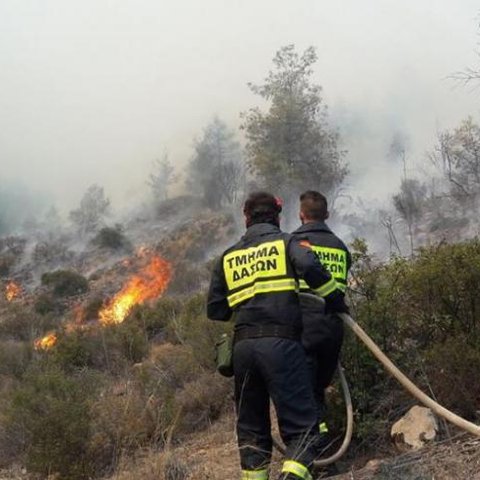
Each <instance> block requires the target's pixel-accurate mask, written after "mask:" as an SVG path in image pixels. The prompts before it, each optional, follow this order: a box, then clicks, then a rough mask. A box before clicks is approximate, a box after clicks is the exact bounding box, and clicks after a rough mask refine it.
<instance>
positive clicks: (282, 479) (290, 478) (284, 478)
mask: <svg viewBox="0 0 480 480" xmlns="http://www.w3.org/2000/svg"><path fill="white" fill-rule="evenodd" d="M278 480H301V479H300V477H297V476H296V475H294V474H293V473H282V474H281V475H280V476H279V477H278Z"/></svg>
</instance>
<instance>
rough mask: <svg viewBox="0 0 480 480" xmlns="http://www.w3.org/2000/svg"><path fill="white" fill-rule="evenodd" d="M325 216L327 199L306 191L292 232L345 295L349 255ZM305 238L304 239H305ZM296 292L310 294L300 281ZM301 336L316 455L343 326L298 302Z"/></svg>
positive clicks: (324, 433)
mask: <svg viewBox="0 0 480 480" xmlns="http://www.w3.org/2000/svg"><path fill="white" fill-rule="evenodd" d="M328 216H329V213H328V205H327V199H326V198H325V197H324V196H323V195H322V194H321V193H319V192H316V191H313V190H309V191H306V192H305V193H303V194H302V195H301V196H300V220H301V222H302V226H301V227H300V228H298V229H297V230H295V231H294V232H293V235H294V236H295V237H298V238H300V239H302V240H301V243H305V244H307V243H308V244H310V246H311V248H312V250H313V251H314V252H315V254H316V255H317V257H318V259H319V260H320V262H321V263H322V264H323V265H324V266H325V268H326V269H327V270H328V271H329V272H330V274H331V275H332V277H333V278H334V279H335V280H336V282H337V285H338V288H339V289H340V290H341V291H342V294H344V293H345V290H346V287H347V274H348V270H349V269H350V266H351V263H352V261H351V256H350V252H349V251H348V248H347V247H346V245H345V244H344V243H343V242H342V240H340V238H338V237H337V236H336V235H335V234H334V233H333V232H332V231H331V230H330V228H329V227H328V226H327V225H326V224H325V220H327V218H328ZM305 239H306V240H305ZM300 291H306V292H309V291H310V293H311V290H310V288H309V286H308V285H307V284H306V283H305V282H304V281H302V280H300ZM301 305H302V317H303V334H302V343H303V345H304V347H305V350H306V352H307V363H308V366H309V370H310V375H311V379H312V386H313V392H314V396H315V402H316V406H317V416H318V426H319V431H320V439H319V442H318V445H317V450H318V454H321V453H322V450H324V449H325V447H326V446H327V445H328V444H329V443H330V441H329V435H328V426H327V423H326V420H325V417H326V405H325V389H326V388H327V387H328V386H329V385H330V383H331V382H332V378H333V375H334V373H335V370H336V367H337V362H338V357H339V355H340V349H341V347H342V341H343V323H342V321H340V319H339V318H338V317H337V316H336V315H335V313H333V312H328V311H327V312H325V309H324V308H322V307H321V306H319V304H318V302H312V301H309V300H306V299H301Z"/></svg>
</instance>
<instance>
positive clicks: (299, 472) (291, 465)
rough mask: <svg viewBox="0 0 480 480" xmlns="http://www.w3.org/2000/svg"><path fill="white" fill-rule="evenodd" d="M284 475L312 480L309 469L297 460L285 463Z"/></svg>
mask: <svg viewBox="0 0 480 480" xmlns="http://www.w3.org/2000/svg"><path fill="white" fill-rule="evenodd" d="M282 473H292V474H293V475H296V476H297V477H298V478H302V479H303V480H312V476H311V475H310V472H309V471H308V468H307V467H306V466H305V465H302V464H301V463H299V462H296V461H295V460H285V461H284V462H283V468H282Z"/></svg>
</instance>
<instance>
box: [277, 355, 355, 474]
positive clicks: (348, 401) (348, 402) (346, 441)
mask: <svg viewBox="0 0 480 480" xmlns="http://www.w3.org/2000/svg"><path fill="white" fill-rule="evenodd" d="M337 372H338V377H339V379H340V384H341V386H342V391H343V398H344V400H345V409H346V411H347V427H346V429H345V435H344V437H343V442H342V444H341V445H340V448H339V449H338V450H337V451H336V452H335V453H334V454H333V455H331V456H330V457H327V458H322V459H320V460H315V462H314V463H315V466H317V467H326V466H327V465H330V464H332V463H335V462H336V461H337V460H340V458H342V457H343V455H345V452H346V451H347V449H348V447H349V445H350V441H351V440H352V434H353V406H352V396H351V395H350V389H349V388H348V382H347V379H346V378H345V373H344V372H343V367H342V365H341V364H340V362H338V365H337ZM273 445H274V446H275V448H276V449H277V450H278V451H279V452H280V453H282V454H285V451H286V450H285V447H284V446H283V445H282V444H281V443H280V442H279V441H278V440H277V439H276V438H275V437H274V438H273Z"/></svg>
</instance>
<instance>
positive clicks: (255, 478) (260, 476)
mask: <svg viewBox="0 0 480 480" xmlns="http://www.w3.org/2000/svg"><path fill="white" fill-rule="evenodd" d="M241 480H268V470H267V469H266V468H263V469H262V470H242V478H241Z"/></svg>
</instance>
